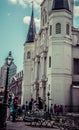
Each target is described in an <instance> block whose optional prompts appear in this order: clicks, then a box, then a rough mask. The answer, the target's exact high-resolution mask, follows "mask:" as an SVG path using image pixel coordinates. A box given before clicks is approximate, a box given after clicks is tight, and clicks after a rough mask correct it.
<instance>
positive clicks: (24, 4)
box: [18, 0, 27, 8]
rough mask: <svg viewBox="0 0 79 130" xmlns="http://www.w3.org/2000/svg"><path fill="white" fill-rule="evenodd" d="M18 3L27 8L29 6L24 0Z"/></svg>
mask: <svg viewBox="0 0 79 130" xmlns="http://www.w3.org/2000/svg"><path fill="white" fill-rule="evenodd" d="M18 3H19V4H20V5H21V6H22V7H23V8H25V7H26V6H27V4H26V3H25V2H24V0H18Z"/></svg>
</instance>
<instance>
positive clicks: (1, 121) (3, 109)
mask: <svg viewBox="0 0 79 130" xmlns="http://www.w3.org/2000/svg"><path fill="white" fill-rule="evenodd" d="M11 61H12V59H11V57H10V54H9V56H8V57H7V58H6V66H7V68H6V83H5V91H4V101H3V103H1V104H0V128H1V129H4V128H5V127H6V117H7V90H8V76H9V67H10V65H11Z"/></svg>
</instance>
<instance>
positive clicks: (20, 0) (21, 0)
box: [8, 0, 43, 8]
mask: <svg viewBox="0 0 79 130" xmlns="http://www.w3.org/2000/svg"><path fill="white" fill-rule="evenodd" d="M8 1H9V2H11V3H12V4H20V5H21V6H22V7H23V8H25V7H27V5H28V4H29V5H32V0H8ZM42 1H43V0H39V1H38V0H34V8H40V4H41V2H42Z"/></svg>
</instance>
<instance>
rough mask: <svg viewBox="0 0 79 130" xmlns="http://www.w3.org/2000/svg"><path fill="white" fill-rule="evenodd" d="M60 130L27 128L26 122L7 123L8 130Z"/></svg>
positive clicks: (53, 129)
mask: <svg viewBox="0 0 79 130" xmlns="http://www.w3.org/2000/svg"><path fill="white" fill-rule="evenodd" d="M40 129H41V130H49V129H52V130H58V129H55V128H39V127H31V126H27V123H26V122H23V121H18V122H11V121H7V128H6V130H40Z"/></svg>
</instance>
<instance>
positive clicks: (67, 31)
mask: <svg viewBox="0 0 79 130" xmlns="http://www.w3.org/2000/svg"><path fill="white" fill-rule="evenodd" d="M69 30H70V27H69V24H66V34H67V35H69Z"/></svg>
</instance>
